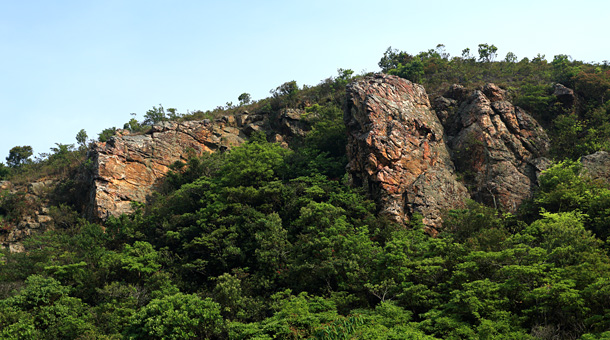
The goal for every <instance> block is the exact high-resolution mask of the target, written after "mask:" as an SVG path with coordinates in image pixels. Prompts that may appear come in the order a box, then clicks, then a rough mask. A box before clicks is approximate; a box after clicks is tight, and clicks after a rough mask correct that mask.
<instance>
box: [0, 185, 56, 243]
mask: <svg viewBox="0 0 610 340" xmlns="http://www.w3.org/2000/svg"><path fill="white" fill-rule="evenodd" d="M56 184H57V183H56V182H55V181H51V180H42V181H37V182H34V183H30V184H29V185H27V186H15V185H13V183H11V182H9V181H0V197H1V198H2V200H12V201H13V202H11V203H9V205H10V206H13V208H14V209H15V210H16V211H13V212H12V213H18V214H19V215H18V216H19V218H18V220H16V221H14V220H4V221H0V249H8V250H9V251H10V252H12V253H15V252H23V251H24V250H25V248H24V246H23V243H22V241H23V240H24V239H25V238H26V237H28V236H30V235H32V234H35V233H40V232H43V231H45V230H47V229H49V228H52V227H53V219H52V218H51V216H50V215H49V194H50V192H51V191H52V190H53V188H54V186H55V185H56ZM17 206H18V207H17Z"/></svg>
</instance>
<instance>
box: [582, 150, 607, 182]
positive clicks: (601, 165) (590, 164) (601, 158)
mask: <svg viewBox="0 0 610 340" xmlns="http://www.w3.org/2000/svg"><path fill="white" fill-rule="evenodd" d="M580 161H581V163H582V166H583V168H584V170H585V174H586V175H588V176H591V178H593V179H596V180H601V181H604V182H606V183H607V184H610V154H609V153H607V152H606V151H598V152H596V153H593V154H590V155H587V156H584V157H582V158H581V160H580Z"/></svg>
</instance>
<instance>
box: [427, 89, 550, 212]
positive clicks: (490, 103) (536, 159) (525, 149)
mask: <svg viewBox="0 0 610 340" xmlns="http://www.w3.org/2000/svg"><path fill="white" fill-rule="evenodd" d="M466 92H467V91H466V90H465V89H464V88H463V87H461V86H459V85H454V86H452V88H451V89H450V91H448V92H447V93H445V95H444V96H443V97H442V98H439V99H436V100H435V101H434V102H435V106H436V109H437V112H438V113H439V116H440V117H441V119H442V120H443V123H444V127H445V132H446V134H447V145H448V146H449V149H450V150H451V151H452V156H453V157H452V158H453V160H454V163H455V166H456V168H457V170H458V172H459V173H461V175H462V176H463V178H464V181H465V183H466V184H467V186H468V188H469V191H470V193H471V195H472V198H473V199H475V200H477V201H479V202H483V203H486V204H488V205H490V206H493V207H496V208H499V209H501V210H503V211H511V212H512V211H515V210H516V209H517V207H518V206H519V204H520V203H521V202H522V201H523V200H524V199H525V198H527V197H529V196H530V195H531V193H532V189H533V187H535V186H536V184H537V176H538V175H539V174H540V172H541V171H542V170H544V169H546V168H547V167H548V165H549V164H550V161H549V160H547V159H546V158H544V156H545V155H546V154H547V152H548V148H549V139H548V137H547V135H546V133H545V132H544V130H543V129H542V127H541V126H540V125H539V124H538V123H537V122H536V121H535V120H534V119H533V118H532V117H531V116H530V115H529V114H527V113H526V112H525V111H523V110H522V109H521V108H519V107H516V106H513V105H512V104H511V103H510V102H508V101H507V99H506V93H505V91H504V90H502V89H500V88H499V87H498V86H496V85H494V84H487V85H485V86H484V87H483V88H481V89H479V90H475V91H472V92H470V94H469V95H467V96H466V95H465V93H466Z"/></svg>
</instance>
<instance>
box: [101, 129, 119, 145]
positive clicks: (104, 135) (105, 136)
mask: <svg viewBox="0 0 610 340" xmlns="http://www.w3.org/2000/svg"><path fill="white" fill-rule="evenodd" d="M115 134H116V128H115V127H111V128H107V129H104V130H102V132H100V133H99V134H98V136H97V140H99V141H100V142H107V141H108V140H109V139H110V137H112V136H114V135H115Z"/></svg>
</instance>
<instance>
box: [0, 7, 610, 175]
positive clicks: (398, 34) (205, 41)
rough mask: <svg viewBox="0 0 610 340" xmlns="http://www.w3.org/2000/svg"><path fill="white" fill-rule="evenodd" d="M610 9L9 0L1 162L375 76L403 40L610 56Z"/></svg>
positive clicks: (0, 21)
mask: <svg viewBox="0 0 610 340" xmlns="http://www.w3.org/2000/svg"><path fill="white" fill-rule="evenodd" d="M608 13H610V1H607V0H596V1H595V0H581V1H578V2H575V1H573V0H571V1H563V0H555V1H546V0H538V1H532V0H528V1H522V0H512V1H489V0H485V1H455V0H452V1H439V0H436V1H435V0H427V1H422V0H419V1H410V0H402V1H391V0H376V1H360V0H351V1H333V0H309V1H299V0H295V1H286V0H283V1H275V0H270V1H237V0H235V1H232V0H223V1H215V0H199V1H195V0H173V1H169V0H167V1H157V0H145V1H139V0H133V1H130V0H122V1H118V0H117V1H114V0H104V1H67V0H56V1H47V0H45V1H36V0H24V1H11V0H0V46H1V53H0V79H1V81H0V162H5V158H6V156H7V155H8V153H9V150H10V149H11V148H12V147H14V146H23V145H30V146H32V148H33V149H34V155H38V154H40V153H48V152H49V151H50V148H51V147H54V146H55V143H61V144H72V143H76V139H75V136H76V134H77V133H78V131H80V130H81V129H85V131H86V132H87V134H88V135H89V138H97V135H98V133H100V132H101V131H102V130H103V129H105V128H108V127H113V126H115V127H122V126H123V124H124V123H125V122H127V121H129V119H130V118H132V116H131V115H130V114H131V113H136V114H137V116H136V119H139V120H142V119H143V115H144V113H145V112H146V111H147V110H149V109H151V108H152V107H153V106H158V105H159V104H162V105H163V106H164V107H165V108H170V107H173V108H177V109H178V112H180V113H185V112H187V111H195V110H203V111H205V110H208V109H210V110H211V109H214V108H215V107H217V106H223V105H226V104H227V103H228V102H233V103H237V102H238V100H237V97H238V96H239V95H240V94H241V93H244V92H247V93H250V94H251V96H252V98H253V99H257V100H258V99H262V98H265V97H267V96H269V91H270V90H272V89H274V88H276V87H277V86H279V85H281V84H283V83H285V82H287V81H292V80H295V81H296V82H297V84H298V85H299V86H302V85H316V84H318V83H320V82H321V81H322V80H324V79H326V78H328V77H331V76H335V75H337V69H338V68H343V69H352V70H354V71H355V73H356V74H360V73H363V72H376V71H379V67H378V66H377V63H378V62H379V59H380V58H381V57H382V56H383V53H384V52H385V50H386V49H387V48H388V47H390V46H392V48H396V49H399V50H401V51H406V52H408V53H410V54H417V53H418V52H421V51H427V50H429V49H433V48H435V47H436V45H437V44H444V45H445V47H446V50H447V52H449V53H450V54H451V56H459V55H461V51H462V50H463V49H465V48H470V49H471V51H473V54H476V51H477V46H478V44H481V43H487V44H493V45H495V46H496V47H498V58H500V59H501V58H504V56H505V55H506V53H507V52H509V51H510V52H513V53H515V54H516V55H517V57H518V58H519V59H521V58H523V57H528V58H530V59H531V58H532V57H535V56H536V55H537V54H538V53H540V54H541V55H545V56H546V58H547V60H552V58H553V56H554V55H557V54H567V55H570V56H571V57H572V58H574V59H576V60H582V61H586V62H601V61H603V60H610V44H609V39H608V27H610V26H609V24H608ZM5 163H6V162H5Z"/></svg>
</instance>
